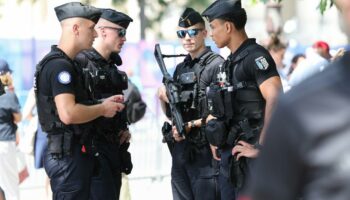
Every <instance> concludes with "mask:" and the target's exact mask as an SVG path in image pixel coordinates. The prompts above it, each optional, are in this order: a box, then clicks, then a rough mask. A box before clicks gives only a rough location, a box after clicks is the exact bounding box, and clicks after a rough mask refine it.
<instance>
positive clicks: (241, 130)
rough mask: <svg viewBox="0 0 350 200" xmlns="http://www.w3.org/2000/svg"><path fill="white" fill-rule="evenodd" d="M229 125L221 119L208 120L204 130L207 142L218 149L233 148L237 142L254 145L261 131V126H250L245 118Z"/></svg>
mask: <svg viewBox="0 0 350 200" xmlns="http://www.w3.org/2000/svg"><path fill="white" fill-rule="evenodd" d="M231 124H232V125H230V123H226V122H225V121H224V120H221V119H213V120H210V121H209V122H208V124H207V125H206V129H205V134H206V138H207V140H208V142H209V143H210V144H212V145H214V146H217V147H219V148H223V147H225V146H230V147H233V146H234V145H235V143H236V142H237V141H239V140H244V141H246V142H248V143H255V142H256V141H257V140H258V138H259V135H260V131H261V129H262V125H255V126H252V125H250V123H249V120H248V119H246V118H245V119H243V120H240V121H237V122H235V123H231Z"/></svg>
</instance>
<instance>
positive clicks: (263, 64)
mask: <svg viewBox="0 0 350 200" xmlns="http://www.w3.org/2000/svg"><path fill="white" fill-rule="evenodd" d="M255 63H256V65H258V68H259V69H260V70H267V68H269V63H268V62H267V60H266V58H265V57H264V56H260V57H259V58H256V59H255Z"/></svg>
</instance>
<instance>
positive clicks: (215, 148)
mask: <svg viewBox="0 0 350 200" xmlns="http://www.w3.org/2000/svg"><path fill="white" fill-rule="evenodd" d="M217 149H218V147H216V146H214V145H211V144H210V150H211V153H212V154H213V158H214V159H215V160H218V161H220V160H221V158H220V157H219V156H218V154H217Z"/></svg>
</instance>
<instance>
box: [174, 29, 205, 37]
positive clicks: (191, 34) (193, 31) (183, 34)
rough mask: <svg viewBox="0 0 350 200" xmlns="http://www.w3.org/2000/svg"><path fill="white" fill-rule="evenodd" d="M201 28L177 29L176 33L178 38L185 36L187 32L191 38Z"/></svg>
mask: <svg viewBox="0 0 350 200" xmlns="http://www.w3.org/2000/svg"><path fill="white" fill-rule="evenodd" d="M201 30H203V29H199V28H194V29H188V30H178V31H176V34H177V37H178V38H185V37H186V33H187V34H188V36H190V38H193V37H195V36H196V35H198V33H199V31H201Z"/></svg>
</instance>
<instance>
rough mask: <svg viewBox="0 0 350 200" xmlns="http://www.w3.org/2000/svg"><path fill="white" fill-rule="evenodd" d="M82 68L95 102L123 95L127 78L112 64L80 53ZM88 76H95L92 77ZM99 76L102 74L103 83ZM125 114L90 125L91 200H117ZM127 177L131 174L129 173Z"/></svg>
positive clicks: (95, 54) (92, 52) (89, 52)
mask: <svg viewBox="0 0 350 200" xmlns="http://www.w3.org/2000/svg"><path fill="white" fill-rule="evenodd" d="M75 60H76V61H77V62H78V63H79V65H81V66H82V67H83V68H84V71H85V72H88V73H84V79H85V80H88V81H87V84H88V85H89V88H91V93H92V96H93V97H94V99H95V100H99V99H103V98H108V97H110V96H112V95H117V94H120V95H122V94H123V90H124V89H126V87H127V81H128V79H127V76H126V74H125V73H123V72H121V71H119V70H118V69H117V67H116V65H115V63H114V62H112V61H109V60H108V61H107V60H106V59H105V58H103V57H102V56H101V55H100V54H99V53H98V51H96V50H95V49H91V50H87V51H83V52H82V53H80V54H78V56H77V57H76V59H75ZM91 74H97V75H96V76H93V75H91ZM99 74H103V75H101V76H103V79H102V78H100V75H99ZM127 123H128V122H127V115H126V110H123V111H122V112H119V113H117V114H116V115H115V116H114V117H113V118H105V117H99V118H97V119H96V120H94V122H93V127H94V129H93V132H94V136H93V143H94V146H95V150H96V153H95V155H96V156H95V158H94V159H95V163H96V164H97V167H96V168H95V171H94V176H93V178H92V182H91V191H90V193H91V200H95V199H96V200H99V199H104V200H108V199H110V200H116V199H119V194H120V188H121V173H122V170H121V168H122V165H121V161H122V160H121V154H122V153H128V152H126V150H125V151H123V152H121V150H120V145H119V133H120V131H122V130H126V129H127V125H128V124H127ZM129 173H130V172H129Z"/></svg>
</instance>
